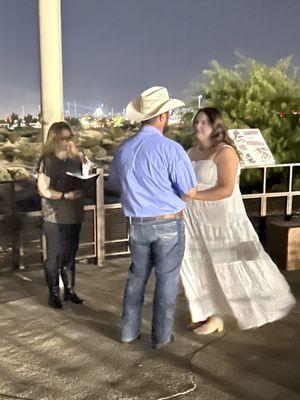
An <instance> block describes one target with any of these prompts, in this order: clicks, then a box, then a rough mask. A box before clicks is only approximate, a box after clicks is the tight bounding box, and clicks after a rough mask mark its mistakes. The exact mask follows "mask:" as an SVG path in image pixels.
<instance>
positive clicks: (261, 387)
mask: <svg viewBox="0 0 300 400" xmlns="http://www.w3.org/2000/svg"><path fill="white" fill-rule="evenodd" d="M127 265H128V259H124V258H123V259H115V260H111V261H107V262H106V263H105V267H104V268H102V269H99V268H98V267H96V266H94V265H90V264H81V265H78V283H77V288H78V292H79V293H80V294H82V295H84V296H85V297H86V299H87V302H86V303H85V304H84V305H74V304H67V305H66V306H65V308H64V309H63V310H57V311H56V310H53V309H50V308H49V307H48V306H47V292H46V289H45V286H44V281H43V275H42V272H41V271H40V270H39V271H37V270H35V271H26V272H21V273H20V274H10V275H4V276H3V275H2V276H0V400H2V399H7V400H8V399H27V400H28V399H30V400H43V399H46V400H52V399H53V400H77V399H80V400H102V399H103V400H105V399H119V400H121V399H123V400H148V399H153V400H158V399H160V400H161V399H169V398H170V399H173V398H176V399H177V398H179V399H187V400H195V399H197V400H202V399H203V400H204V399H207V400H213V399H214V400H225V399H226V400H233V399H243V400H271V399H272V400H296V399H298V400H299V399H300V340H299V339H300V306H299V304H298V306H297V307H296V308H295V309H294V310H293V312H292V313H291V314H290V315H289V316H288V317H286V318H285V319H284V320H281V321H279V322H276V323H273V324H269V325H267V326H264V327H262V328H260V329H257V330H251V331H247V332H246V331H239V330H238V328H237V327H236V325H235V323H234V322H233V321H227V323H226V331H225V333H222V334H214V335H211V336H209V337H199V336H196V335H195V334H193V333H191V332H188V331H186V330H185V323H186V321H187V309H186V304H185V299H184V297H183V296H179V298H178V306H177V313H176V321H175V335H176V342H175V343H174V344H172V345H170V346H168V347H166V348H165V349H164V350H161V351H157V350H153V349H151V345H150V337H149V332H150V321H151V301H152V295H151V294H152V287H153V282H150V285H149V289H148V293H147V296H146V300H145V308H144V325H143V336H142V339H141V341H140V342H139V343H138V344H134V345H122V344H120V343H119V341H118V340H119V315H120V309H121V301H122V292H123V285H124V281H125V279H126V272H127ZM287 277H288V280H289V281H290V283H291V285H292V288H293V292H294V293H295V294H296V295H297V298H298V299H299V297H300V271H295V272H290V273H288V274H287ZM180 393H185V394H182V395H179V394H180Z"/></svg>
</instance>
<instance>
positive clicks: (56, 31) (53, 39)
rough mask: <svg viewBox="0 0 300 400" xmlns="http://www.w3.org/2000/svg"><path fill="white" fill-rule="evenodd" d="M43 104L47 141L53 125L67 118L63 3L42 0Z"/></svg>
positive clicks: (40, 9)
mask: <svg viewBox="0 0 300 400" xmlns="http://www.w3.org/2000/svg"><path fill="white" fill-rule="evenodd" d="M39 30H40V64H41V65H40V67H41V104H42V126H43V142H45V140H46V137H47V131H48V128H49V126H50V125H51V124H52V123H53V122H55V121H61V120H63V119H64V105H63V77H62V45H61V4H60V0H39Z"/></svg>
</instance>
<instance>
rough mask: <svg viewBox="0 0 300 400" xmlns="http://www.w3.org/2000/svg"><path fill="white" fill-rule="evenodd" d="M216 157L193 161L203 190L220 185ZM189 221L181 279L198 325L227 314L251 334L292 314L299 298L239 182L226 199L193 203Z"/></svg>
mask: <svg viewBox="0 0 300 400" xmlns="http://www.w3.org/2000/svg"><path fill="white" fill-rule="evenodd" d="M213 158H214V157H212V158H211V159H209V160H200V161H198V162H194V169H195V173H196V177H197V181H198V190H205V189H208V188H211V187H213V186H215V185H216V182H217V166H216V164H215V162H214V161H213ZM239 172H240V169H238V172H237V175H239ZM237 178H238V176H237ZM185 222H186V248H185V254H184V259H183V264H182V268H181V278H182V282H183V285H184V289H185V294H186V297H187V299H188V303H189V308H190V312H191V318H192V321H193V322H197V321H200V320H205V319H206V318H208V317H209V316H211V315H220V316H224V315H226V314H227V315H233V316H234V317H235V318H236V320H237V322H238V324H239V326H240V328H242V329H249V328H254V327H258V326H261V325H263V324H266V323H267V322H271V321H275V320H277V319H280V318H282V317H284V316H285V315H286V314H287V313H288V312H289V311H290V310H291V308H292V307H293V306H294V304H295V299H294V297H293V295H292V294H291V292H290V288H289V286H288V284H287V282H286V280H285V279H284V277H283V276H282V274H281V273H280V272H279V270H278V268H277V266H276V265H275V264H274V263H273V261H272V260H271V258H270V257H269V255H268V254H267V253H266V252H265V251H264V249H263V247H262V245H261V243H260V242H259V239H258V236H257V234H256V232H255V230H254V228H253V226H252V224H251V222H250V221H249V219H248V217H247V214H246V211H245V208H244V204H243V200H242V196H241V192H240V189H239V185H238V183H236V184H235V187H234V191H233V193H232V195H231V196H230V197H229V198H226V199H224V200H218V201H201V200H192V201H190V202H189V203H188V207H187V209H186V211H185Z"/></svg>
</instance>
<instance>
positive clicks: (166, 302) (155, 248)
mask: <svg viewBox="0 0 300 400" xmlns="http://www.w3.org/2000/svg"><path fill="white" fill-rule="evenodd" d="M184 244H185V233H184V221H183V218H174V219H165V220H151V221H146V222H144V221H143V222H134V223H133V224H131V227H130V249H131V258H132V263H131V265H130V268H129V272H128V278H127V283H126V287H125V293H124V302H123V314H122V341H123V342H130V341H131V340H133V339H135V338H136V337H137V336H138V335H139V334H140V331H141V322H142V307H143V303H144V292H145V288H146V284H147V281H148V278H149V276H150V274H151V271H152V268H153V267H154V268H155V277H156V285H155V293H154V299H153V319H152V335H151V336H152V343H153V344H165V343H168V342H169V341H170V339H171V334H172V328H173V317H174V311H175V305H176V296H177V287H178V278H179V271H180V266H181V262H182V258H183V253H184Z"/></svg>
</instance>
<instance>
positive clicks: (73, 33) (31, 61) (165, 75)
mask: <svg viewBox="0 0 300 400" xmlns="http://www.w3.org/2000/svg"><path fill="white" fill-rule="evenodd" d="M61 3H62V36H63V69H64V99H65V101H69V102H73V101H74V100H76V101H77V103H78V104H83V105H85V106H87V107H91V108H96V107H97V106H99V105H100V104H101V103H104V108H105V109H106V110H110V108H111V107H114V110H115V111H119V110H122V108H123V107H125V106H126V104H127V103H128V101H129V100H130V99H131V98H132V97H134V96H135V95H136V94H137V93H139V92H140V91H142V90H143V89H145V88H147V87H149V86H152V85H155V84H159V85H166V86H167V87H168V88H169V90H170V92H171V94H172V95H173V96H179V97H181V98H182V97H183V94H182V90H183V89H184V88H186V87H187V85H188V82H189V81H191V80H193V79H194V78H195V77H196V76H198V75H199V73H200V72H201V70H202V69H205V68H207V67H208V63H209V61H210V60H212V59H215V60H217V61H219V62H220V63H221V64H223V65H225V66H232V65H234V64H235V63H236V62H237V58H236V56H235V54H234V52H235V50H238V51H239V52H241V53H242V54H245V55H246V56H249V57H253V58H256V59H258V60H260V61H262V62H265V63H267V64H272V63H274V62H275V61H277V60H278V59H279V58H281V57H286V56H289V55H294V63H295V64H297V65H299V66H300V28H299V20H300V0H284V1H282V0H149V1H146V0H62V1H61ZM0 13H1V14H0V49H1V56H0V88H1V96H0V116H4V115H7V114H9V113H11V112H12V111H15V112H17V113H19V114H21V107H22V106H24V107H25V113H29V112H30V113H36V112H37V111H38V105H39V102H40V100H39V45H38V1H37V0H0ZM79 111H81V112H83V111H88V109H85V110H84V109H79ZM71 112H72V108H71Z"/></svg>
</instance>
